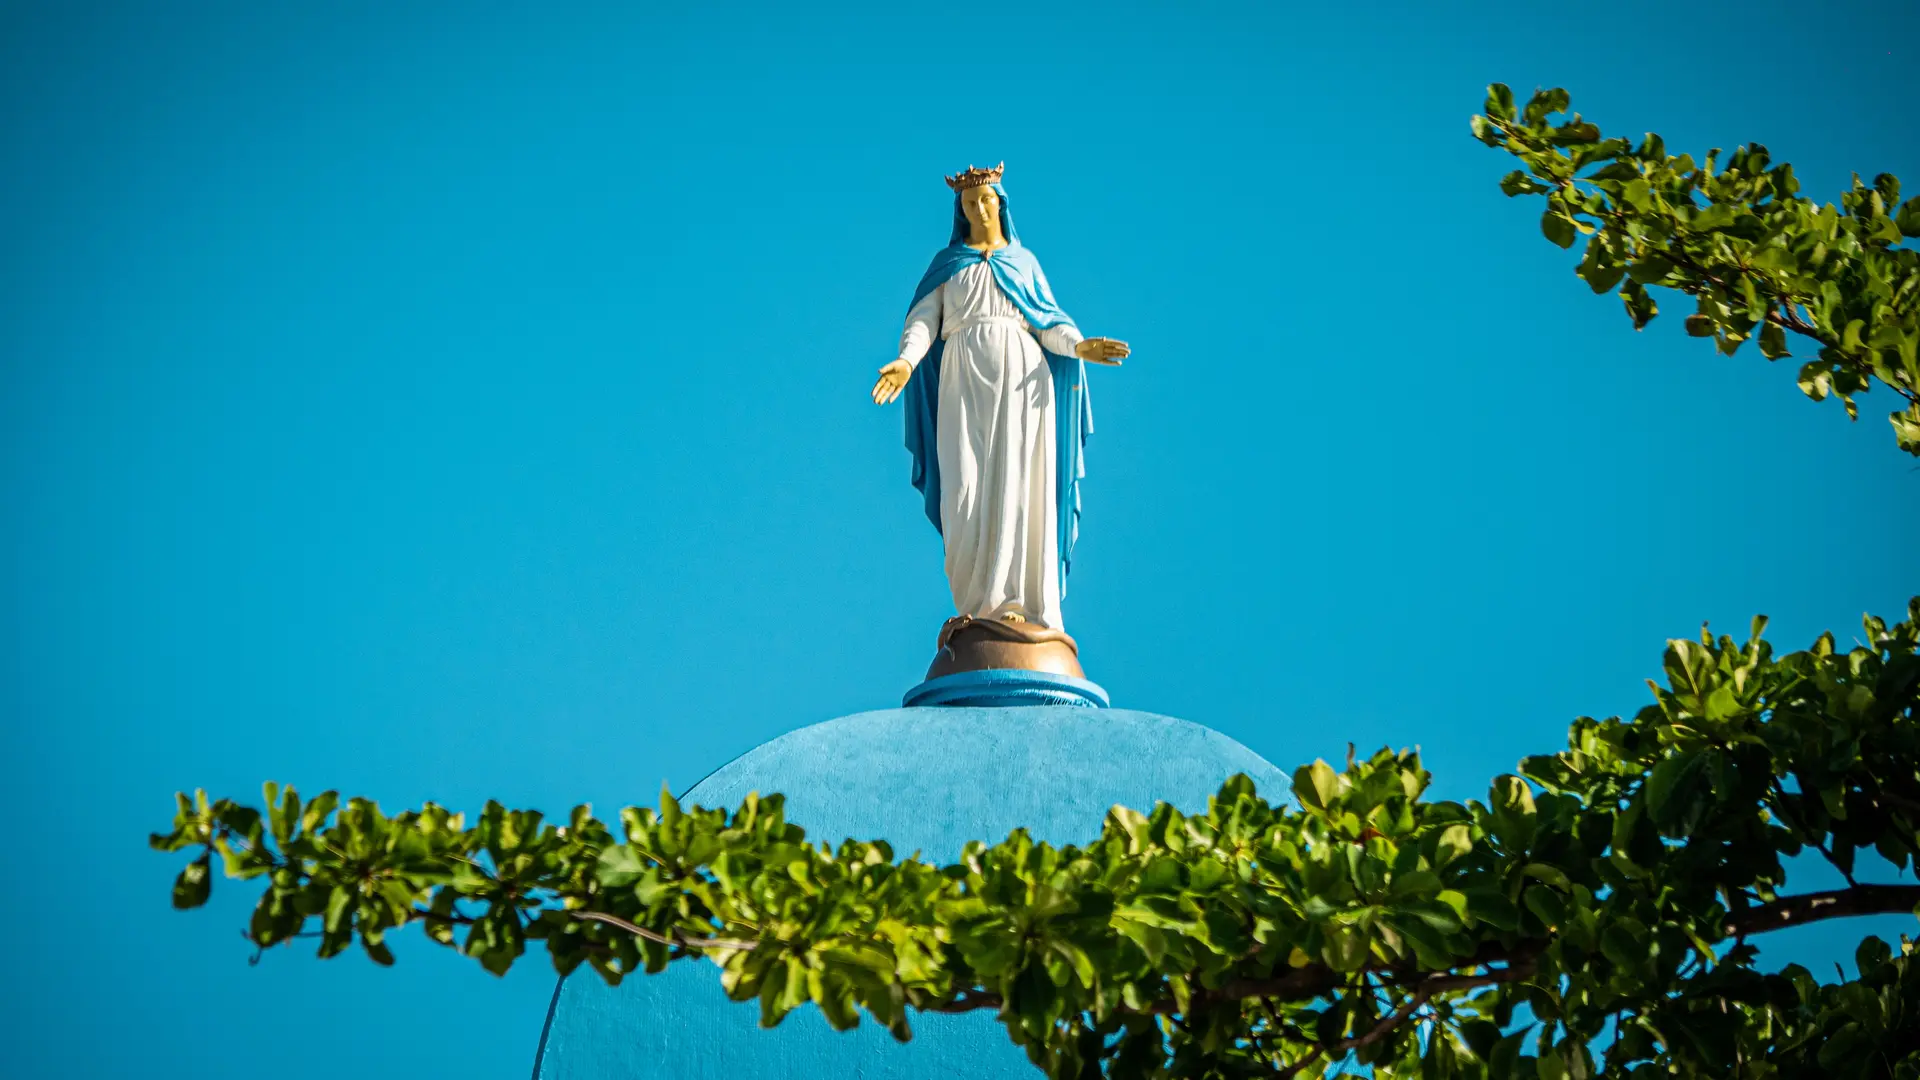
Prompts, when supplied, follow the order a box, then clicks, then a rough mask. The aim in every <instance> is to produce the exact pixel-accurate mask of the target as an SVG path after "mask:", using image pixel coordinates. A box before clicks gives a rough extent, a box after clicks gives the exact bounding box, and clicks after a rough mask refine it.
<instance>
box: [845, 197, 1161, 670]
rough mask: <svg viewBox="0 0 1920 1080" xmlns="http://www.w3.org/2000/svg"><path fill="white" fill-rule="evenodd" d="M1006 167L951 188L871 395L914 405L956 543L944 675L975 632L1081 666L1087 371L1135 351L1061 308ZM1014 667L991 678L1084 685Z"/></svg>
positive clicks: (930, 475)
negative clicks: (1079, 574)
mask: <svg viewBox="0 0 1920 1080" xmlns="http://www.w3.org/2000/svg"><path fill="white" fill-rule="evenodd" d="M1005 168H1006V166H1005V165H1004V164H1003V165H1000V166H998V167H995V168H992V169H976V168H973V167H971V166H969V167H968V168H967V170H966V171H965V172H962V173H961V174H959V175H958V176H952V177H948V178H947V186H948V187H950V188H952V189H953V191H954V213H953V233H952V236H951V237H950V238H949V240H948V243H947V246H946V247H945V248H943V249H941V250H940V252H939V253H938V254H936V255H934V257H933V263H932V265H930V266H929V267H928V268H927V272H926V274H925V275H924V276H922V277H921V279H920V285H919V288H917V289H915V290H914V294H913V302H912V304H911V305H910V307H909V310H908V312H907V320H906V329H905V332H903V333H902V334H901V336H900V352H899V354H898V357H897V358H896V359H895V360H893V361H892V362H891V363H888V364H887V365H886V366H884V367H882V368H881V369H880V378H879V381H878V382H876V383H875V384H874V387H873V400H874V402H875V403H876V404H879V405H886V404H888V403H890V402H892V401H894V400H895V399H896V398H898V397H900V396H901V394H902V392H904V393H905V395H906V402H905V410H906V434H907V449H908V450H909V451H910V452H911V453H912V455H913V486H914V487H915V488H917V489H918V490H919V491H920V493H921V495H922V497H923V498H924V500H925V506H926V513H927V517H928V518H929V519H930V520H931V521H932V522H933V525H934V528H936V529H938V530H939V531H940V535H941V537H942V539H943V540H944V541H945V545H946V569H947V582H948V584H949V585H950V586H951V588H952V591H953V603H954V608H955V610H956V611H957V612H958V614H957V616H956V617H955V618H954V619H952V620H949V621H948V623H947V626H946V627H945V628H944V629H943V630H942V633H941V641H940V648H941V653H942V658H941V659H936V661H935V665H934V672H938V671H939V670H940V669H941V668H942V667H943V664H942V659H946V660H949V661H951V659H952V658H951V653H952V649H951V648H950V644H951V642H952V640H953V639H954V638H955V636H956V635H957V634H958V633H959V632H960V631H962V630H969V629H972V630H978V631H983V632H984V638H985V639H990V640H998V641H1002V642H1008V643H1012V644H1014V645H1019V644H1023V643H1024V644H1027V645H1044V644H1047V643H1056V644H1057V643H1059V642H1065V644H1066V648H1067V649H1068V651H1069V652H1070V653H1072V654H1074V655H1077V649H1075V648H1074V646H1073V644H1072V639H1071V638H1068V637H1067V636H1066V634H1065V632H1064V630H1063V628H1062V618H1061V612H1060V602H1061V599H1062V598H1063V597H1064V596H1065V595H1066V577H1067V569H1068V567H1069V565H1070V564H1071V559H1072V555H1073V545H1074V541H1075V539H1076V537H1077V536H1078V533H1079V516H1080V492H1079V484H1080V480H1081V478H1082V477H1083V476H1084V475H1085V468H1084V466H1083V464H1082V458H1081V455H1082V450H1083V448H1084V445H1085V442H1086V438H1087V435H1088V434H1090V433H1091V432H1092V430H1093V413H1092V409H1091V407H1090V405H1089V402H1088V396H1087V386H1086V364H1088V363H1094V364H1106V365H1113V366H1118V365H1119V363H1120V361H1121V360H1122V359H1123V358H1125V357H1126V356H1127V355H1128V349H1127V345H1126V343H1125V342H1121V341H1115V340H1113V339H1111V338H1100V337H1082V336H1081V334H1080V331H1079V329H1078V328H1077V327H1076V326H1075V325H1074V323H1073V320H1072V319H1070V318H1068V316H1067V314H1066V312H1064V311H1062V310H1061V309H1060V305H1059V304H1058V303H1057V302H1056V301H1055V300H1054V298H1053V290H1052V289H1051V288H1050V287H1049V286H1048V284H1047V278H1046V275H1045V274H1044V273H1042V272H1041V269H1040V263H1039V260H1037V259H1035V258H1034V256H1033V253H1032V252H1030V251H1028V250H1027V249H1026V248H1025V247H1024V246H1022V245H1021V243H1020V236H1019V233H1017V232H1016V231H1015V230H1014V227H1013V217H1012V214H1011V212H1010V211H1009V210H1008V208H1007V193H1006V189H1005V188H1003V187H1002V186H1001V183H1000V178H1001V175H1002V174H1003V173H1004V171H1005ZM1055 651H1056V652H1057V651H1058V650H1057V649H1056V650H1055ZM1018 652H1019V650H1017V649H1016V650H1015V653H1018ZM1010 655H1013V654H1009V653H1006V652H1005V650H1002V653H1001V654H999V656H1000V659H999V660H998V661H985V662H980V664H979V666H987V667H1028V666H1036V665H1037V666H1038V667H1040V668H1042V669H1048V670H1061V671H1062V673H1064V674H1073V675H1079V674H1080V672H1079V667H1078V663H1077V662H1075V661H1072V658H1071V657H1069V658H1068V661H1067V663H1066V665H1065V666H1064V667H1063V666H1062V662H1060V661H1058V660H1057V659H1056V660H1055V661H1053V662H1048V661H1046V660H1044V659H1042V660H1039V661H1031V660H1022V659H1020V658H1019V657H1018V656H1014V658H1013V659H1011V660H1009V659H1007V657H1008V656H1010ZM945 666H949V667H950V666H952V664H951V662H950V663H948V664H947V665H945ZM965 666H967V665H966V664H965V663H963V664H962V667H965ZM1068 667H1070V670H1067V668H1068ZM930 674H931V673H930Z"/></svg>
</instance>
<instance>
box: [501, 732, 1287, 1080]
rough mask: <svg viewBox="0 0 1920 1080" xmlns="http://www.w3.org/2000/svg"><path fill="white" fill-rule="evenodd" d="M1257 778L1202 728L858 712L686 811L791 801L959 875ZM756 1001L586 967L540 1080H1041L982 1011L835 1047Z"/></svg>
mask: <svg viewBox="0 0 1920 1080" xmlns="http://www.w3.org/2000/svg"><path fill="white" fill-rule="evenodd" d="M1235 773H1246V774H1247V775H1248V776H1250V777H1252V778H1253V781H1254V783H1255V784H1257V785H1258V786H1259V787H1260V789H1261V790H1262V791H1263V792H1265V793H1266V794H1267V796H1268V798H1271V799H1277V798H1278V797H1279V796H1280V794H1281V793H1283V792H1285V791H1286V790H1287V779H1286V777H1285V776H1284V775H1283V774H1282V773H1281V772H1280V771H1279V770H1278V769H1276V768H1274V767H1273V766H1272V765H1271V764H1269V763H1268V762H1267V761H1265V760H1264V759H1262V758H1261V757H1260V756H1259V755H1257V754H1255V753H1254V752H1253V751H1251V750H1249V749H1247V748H1246V747H1244V746H1242V745H1240V744H1239V743H1237V742H1235V741H1233V740H1232V739H1229V738H1227V737H1226V736H1225V735H1222V734H1220V733H1219V732H1217V731H1213V730H1212V729H1210V728H1206V727H1202V726H1200V725H1199V724H1193V723H1189V722H1187V721H1185V720H1176V719H1173V718H1172V717H1167V716H1156V715H1154V714H1152V713H1144V712H1134V711H1130V710H1126V709H1099V708H1084V707H1071V706H1040V707H1014V708H956V707H921V708H906V709H887V710H882V711H878V712H868V713H859V714H856V715H853V716H847V717H842V718H841V719H838V720H830V721H828V722H826V723H823V724H815V725H814V726H812V727H807V728H802V729H800V730H798V731H794V732H790V733H788V734H786V735H782V736H781V737H779V738H777V739H774V740H772V741H771V742H768V743H765V744H763V745H761V746H759V747H757V748H755V749H754V750H751V751H749V752H748V753H746V754H744V755H742V756H741V757H739V758H737V759H735V760H734V761H733V762H731V763H730V764H728V765H726V766H724V767H722V768H720V769H718V770H716V771H715V772H714V773H713V774H712V775H710V776H708V777H707V778H706V779H704V780H702V781H700V783H698V784H696V785H694V787H693V788H692V790H690V791H688V792H687V793H686V794H685V795H684V796H682V799H683V801H686V802H689V803H693V804H698V805H701V806H713V807H720V806H726V807H731V806H737V805H738V804H739V803H740V801H741V800H742V799H744V798H745V797H746V795H747V793H748V792H751V791H759V792H762V793H772V792H776V791H777V792H780V793H782V794H784V795H785V796H786V797H787V817H788V820H790V821H793V822H795V823H796V824H799V825H801V826H804V827H805V828H806V830H807V835H808V837H809V838H810V839H812V840H815V841H826V842H829V843H836V844H837V843H838V842H839V841H840V840H842V839H845V838H847V837H854V838H858V839H885V840H887V841H889V842H890V843H892V844H893V848H894V851H895V852H896V853H898V854H899V855H902V856H905V855H908V854H911V853H912V852H914V851H919V852H920V853H921V856H922V857H923V858H926V859H929V860H936V861H940V862H950V861H952V860H953V859H955V858H957V857H958V856H959V854H960V849H961V847H962V846H963V845H965V843H966V842H967V841H969V840H987V841H996V840H999V839H1002V838H1004V837H1005V836H1006V835H1007V833H1008V832H1010V831H1012V830H1013V829H1015V828H1021V827H1025V828H1026V829H1027V830H1029V831H1030V832H1031V833H1032V834H1033V836H1034V837H1035V838H1036V839H1040V840H1046V841H1050V842H1052V843H1056V844H1069V843H1084V842H1086V841H1088V840H1091V839H1093V838H1094V837H1095V836H1097V835H1098V834H1099V831H1100V826H1101V822H1102V820H1103V819H1104V818H1105V816H1106V813H1107V811H1108V810H1109V809H1111V808H1112V807H1113V806H1114V805H1115V804H1116V803H1118V804H1122V805H1126V806H1131V807H1134V808H1137V809H1140V810H1149V809H1151V808H1152V806H1153V804H1154V803H1155V802H1156V801H1159V802H1169V803H1173V804H1174V805H1176V806H1179V807H1181V808H1182V809H1189V810H1198V809H1204V808H1205V806H1206V801H1207V796H1209V795H1212V794H1213V793H1214V792H1215V791H1217V790H1218V789H1219V787H1220V783H1221V781H1223V780H1225V779H1226V778H1227V777H1229V776H1232V775H1233V774H1235ZM759 1020H760V1010H759V1006H758V1005H757V1004H756V1003H754V1002H746V1003H741V1004H736V1003H734V1002H730V1001H728V1000H727V999H726V995H725V994H724V993H723V992H722V991H721V989H720V979H719V973H718V969H716V968H715V967H714V966H713V965H712V964H709V963H706V962H704V961H697V960H681V961H677V962H675V963H673V964H672V965H670V966H669V967H668V968H667V970H666V971H664V972H662V973H660V974H658V975H651V976H634V977H633V978H630V979H628V980H627V981H626V982H625V983H623V984H622V985H620V986H618V987H609V986H607V985H606V984H605V983H603V982H601V981H600V980H599V978H598V977H597V976H595V975H594V974H593V973H592V972H591V971H589V970H587V969H585V968H582V969H581V971H580V973H579V974H578V975H576V976H575V977H573V978H569V979H565V980H563V981H562V983H561V986H560V988H559V989H558V990H557V992H556V993H555V995H554V1002H553V1011H552V1013H551V1015H550V1016H549V1017H548V1021H547V1028H546V1031H545V1032H544V1033H543V1035H542V1037H541V1044H540V1051H539V1057H538V1058H537V1061H536V1065H535V1067H534V1077H535V1080H641V1078H652V1077H673V1078H675V1080H754V1078H758V1077H769V1078H772V1077H778V1078H780V1080H809V1078H812V1077H820V1078H823V1080H824V1078H827V1077H832V1078H835V1080H844V1078H851V1077H859V1078H861V1080H931V1078H936V1077H956V1078H958V1077H966V1078H968V1080H993V1078H998V1077H1023V1078H1024V1077H1028V1076H1031V1075H1033V1066H1031V1065H1030V1064H1028V1062H1027V1059H1026V1055H1025V1054H1024V1053H1023V1052H1022V1051H1021V1050H1020V1049H1019V1048H1018V1047H1016V1046H1014V1045H1013V1043H1012V1042H1011V1041H1009V1040H1008V1038H1007V1035H1006V1033H1005V1031H1003V1030H1002V1029H1001V1027H1000V1025H999V1023H998V1022H996V1021H995V1020H994V1018H993V1016H992V1015H991V1014H989V1013H985V1012H977V1013H966V1014H961V1015H955V1016H943V1015H934V1014H925V1013H914V1014H911V1015H910V1020H911V1022H912V1024H913V1031H914V1035H913V1041H912V1042H910V1043H904V1044H902V1043H897V1042H895V1041H894V1040H893V1038H892V1036H890V1035H888V1034H887V1032H886V1030H885V1029H884V1028H882V1027H880V1026H879V1025H877V1024H874V1023H872V1022H871V1021H870V1020H869V1019H867V1018H866V1017H864V1016H863V1017H862V1023H861V1025H860V1027H859V1028H857V1029H855V1030H853V1031H850V1032H836V1031H834V1030H833V1029H832V1028H830V1027H828V1026H827V1023H826V1021H825V1020H824V1019H822V1018H821V1017H820V1015H819V1013H818V1011H817V1010H816V1009H814V1008H813V1007H812V1006H808V1007H806V1008H804V1009H801V1010H798V1011H796V1012H794V1013H793V1014H792V1015H790V1016H788V1017H787V1018H786V1019H785V1020H784V1021H782V1022H781V1024H780V1026H779V1027H777V1028H774V1029H772V1030H766V1029H762V1028H761V1027H760V1026H759Z"/></svg>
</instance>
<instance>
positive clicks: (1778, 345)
mask: <svg viewBox="0 0 1920 1080" xmlns="http://www.w3.org/2000/svg"><path fill="white" fill-rule="evenodd" d="M1760 355H1762V356H1764V357H1766V358H1767V359H1769V360H1778V359H1780V358H1782V357H1786V356H1792V355H1793V354H1792V353H1790V352H1788V351H1787V332H1786V331H1785V330H1782V329H1781V328H1780V325H1779V324H1778V323H1770V322H1769V323H1762V324H1761V325H1760Z"/></svg>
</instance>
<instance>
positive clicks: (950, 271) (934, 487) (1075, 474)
mask: <svg viewBox="0 0 1920 1080" xmlns="http://www.w3.org/2000/svg"><path fill="white" fill-rule="evenodd" d="M993 190H994V193H995V194H997V195H999V196H1000V231H1001V232H1002V233H1003V234H1004V235H1005V236H1006V238H1007V246H1006V247H1003V248H1000V249H998V250H996V251H993V252H990V253H988V254H982V253H980V252H978V251H975V250H974V249H973V248H970V247H968V246H967V242H966V241H967V216H966V214H965V212H963V211H962V210H961V209H960V196H959V194H958V193H956V194H955V195H954V198H953V233H952V235H951V236H949V237H948V238H947V246H946V247H944V248H942V249H941V250H940V252H939V253H938V254H936V255H935V256H934V257H933V263H932V264H931V265H929V266H928V267H927V272H926V273H925V274H924V275H922V276H921V278H920V285H919V287H917V288H915V289H914V290H913V301H912V303H910V304H909V305H908V309H909V310H911V309H912V306H913V304H918V303H919V302H920V301H921V300H924V299H926V297H927V294H929V293H931V292H933V290H935V289H937V288H939V287H940V286H941V285H943V284H945V283H946V281H947V279H948V278H951V277H952V276H953V275H955V274H957V273H959V272H960V271H962V270H964V269H966V268H967V267H969V266H972V265H973V264H975V263H979V262H985V263H986V264H987V265H988V267H989V268H991V270H992V271H993V280H994V281H995V282H997V283H998V284H999V286H1000V291H1002V292H1004V293H1005V294H1006V295H1007V299H1009V300H1011V301H1013V306H1014V307H1015V308H1016V309H1018V310H1019V312H1020V314H1021V315H1023V316H1025V317H1026V320H1027V322H1028V323H1029V324H1031V325H1032V326H1033V328H1034V329H1035V330H1046V329H1049V328H1051V327H1055V326H1059V325H1061V324H1063V323H1066V324H1071V323H1072V322H1073V320H1072V319H1069V318H1068V317H1067V313H1066V312H1064V311H1061V310H1060V305H1059V303H1058V302H1057V301H1055V300H1054V298H1053V290H1052V288H1050V287H1049V286H1048V285H1047V276H1046V275H1045V274H1043V273H1041V271H1040V260H1038V259H1036V258H1034V257H1033V253H1032V252H1031V251H1028V250H1027V249H1026V248H1025V247H1023V246H1022V245H1021V243H1020V234H1019V233H1018V232H1016V231H1014V228H1013V211H1012V210H1011V209H1009V203H1008V200H1007V192H1006V189H1005V188H1003V187H1001V186H1000V185H999V184H997V183H996V184H994V185H993ZM944 346H945V343H944V342H943V341H941V340H940V335H939V334H937V333H936V334H935V335H934V338H933V345H932V347H931V348H929V349H928V350H927V355H926V357H925V358H923V359H922V360H921V361H920V366H919V367H917V368H915V369H914V373H913V377H912V378H910V379H908V380H907V388H906V391H905V393H904V394H903V395H902V396H903V398H904V400H905V406H906V420H907V450H908V452H910V453H911V454H912V455H913V486H914V487H915V488H916V489H918V490H919V492H920V495H921V497H922V498H923V499H924V500H925V502H926V511H927V520H929V521H931V522H933V527H934V529H935V530H938V529H939V528H940V454H939V451H938V449H937V447H938V445H939V444H938V443H937V441H936V439H935V432H936V431H938V430H939V428H938V426H937V423H938V420H939V410H940V354H941V352H942V351H943V349H944ZM1042 351H1043V352H1044V351H1045V350H1044V349H1043V350H1042ZM1046 356H1047V367H1048V368H1049V370H1050V371H1051V372H1052V374H1053V413H1054V419H1053V430H1054V443H1055V445H1054V465H1055V470H1056V471H1055V474H1054V485H1053V492H1054V511H1055V518H1056V520H1057V521H1058V523H1059V529H1060V537H1059V550H1060V595H1061V596H1063V597H1064V596H1065V595H1066V594H1067V570H1068V568H1069V567H1070V566H1071V565H1072V563H1073V545H1074V541H1076V540H1078V539H1079V538H1080V481H1081V480H1082V479H1083V478H1085V476H1086V474H1087V469H1086V462H1085V458H1084V454H1085V450H1086V443H1087V436H1089V435H1091V434H1093V403H1092V401H1091V400H1090V399H1089V398H1088V396H1087V365H1086V362H1085V361H1083V360H1081V359H1080V358H1079V357H1077V356H1062V355H1060V354H1059V353H1055V352H1047V354H1046Z"/></svg>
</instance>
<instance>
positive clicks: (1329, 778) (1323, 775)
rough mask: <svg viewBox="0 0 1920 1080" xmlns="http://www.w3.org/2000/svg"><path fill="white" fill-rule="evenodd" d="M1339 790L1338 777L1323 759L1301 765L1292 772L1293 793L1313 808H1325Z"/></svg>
mask: <svg viewBox="0 0 1920 1080" xmlns="http://www.w3.org/2000/svg"><path fill="white" fill-rule="evenodd" d="M1339 792H1340V777H1339V776H1338V774H1336V773H1335V772H1334V771H1333V766H1331V765H1328V764H1327V763H1326V762H1325V761H1324V760H1316V761H1315V762H1314V763H1313V764H1311V765H1303V766H1301V767H1300V768H1299V769H1298V770H1296V771H1295V772H1294V774H1293V793H1294V796H1295V797H1296V798H1298V799H1299V800H1300V802H1301V803H1302V804H1303V805H1305V806H1309V807H1312V808H1313V809H1315V810H1325V809H1326V808H1327V807H1329V806H1331V805H1332V804H1333V800H1334V799H1335V798H1336V797H1337V796H1338V794H1339Z"/></svg>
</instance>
